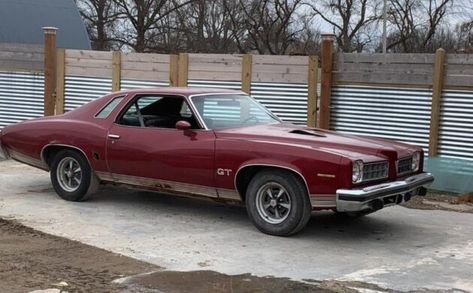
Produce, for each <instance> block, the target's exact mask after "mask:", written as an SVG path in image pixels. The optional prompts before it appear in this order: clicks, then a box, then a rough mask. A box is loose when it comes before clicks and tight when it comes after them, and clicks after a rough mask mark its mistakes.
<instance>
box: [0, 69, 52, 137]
mask: <svg viewBox="0 0 473 293" xmlns="http://www.w3.org/2000/svg"><path fill="white" fill-rule="evenodd" d="M43 88H44V76H43V74H42V73H31V72H5V71H0V128H3V127H4V126H6V125H9V124H12V123H16V122H19V121H23V120H26V119H31V118H36V117H41V116H43V105H44V99H43V96H44V89H43Z"/></svg>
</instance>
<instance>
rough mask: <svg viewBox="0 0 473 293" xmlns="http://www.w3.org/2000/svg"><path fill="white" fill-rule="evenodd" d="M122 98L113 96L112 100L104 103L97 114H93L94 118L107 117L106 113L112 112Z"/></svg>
mask: <svg viewBox="0 0 473 293" xmlns="http://www.w3.org/2000/svg"><path fill="white" fill-rule="evenodd" d="M122 100H123V97H116V98H114V99H113V100H111V101H110V102H108V104H107V105H105V107H103V108H102V110H100V111H99V112H98V113H97V115H95V118H102V119H103V118H107V117H108V115H110V113H112V111H113V110H114V109H115V108H116V107H117V105H118V104H120V102H121V101H122Z"/></svg>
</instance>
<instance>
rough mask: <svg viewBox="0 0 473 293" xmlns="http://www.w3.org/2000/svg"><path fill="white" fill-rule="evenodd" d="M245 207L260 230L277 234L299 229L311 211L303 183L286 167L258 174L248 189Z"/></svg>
mask: <svg viewBox="0 0 473 293" xmlns="http://www.w3.org/2000/svg"><path fill="white" fill-rule="evenodd" d="M246 207H247V210H248V215H249V217H250V219H251V221H252V222H253V224H254V225H255V226H256V227H257V228H258V229H259V230H260V231H261V232H263V233H266V234H270V235H276V236H289V235H291V234H295V233H297V232H299V231H300V230H301V229H302V228H304V227H305V225H306V224H307V222H308V221H309V219H310V215H311V211H312V208H311V205H310V201H309V198H308V195H307V190H306V188H305V186H304V184H303V183H302V182H301V180H299V178H297V177H296V176H295V175H294V174H292V173H291V172H288V171H284V170H265V171H262V172H260V173H258V174H256V175H255V177H254V178H253V179H252V180H251V182H250V184H249V186H248V189H247V193H246Z"/></svg>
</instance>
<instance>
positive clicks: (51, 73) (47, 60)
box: [43, 27, 57, 116]
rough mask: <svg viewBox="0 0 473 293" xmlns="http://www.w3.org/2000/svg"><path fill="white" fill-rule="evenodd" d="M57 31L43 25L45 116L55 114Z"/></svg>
mask: <svg viewBox="0 0 473 293" xmlns="http://www.w3.org/2000/svg"><path fill="white" fill-rule="evenodd" d="M56 31H57V28H55V27H43V33H44V116H52V115H54V102H55V98H54V90H55V87H56Z"/></svg>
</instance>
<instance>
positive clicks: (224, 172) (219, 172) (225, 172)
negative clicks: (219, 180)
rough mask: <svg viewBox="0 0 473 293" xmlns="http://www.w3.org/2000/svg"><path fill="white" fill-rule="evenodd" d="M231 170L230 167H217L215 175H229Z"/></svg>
mask: <svg viewBox="0 0 473 293" xmlns="http://www.w3.org/2000/svg"><path fill="white" fill-rule="evenodd" d="M231 172H232V169H223V168H218V169H217V175H220V176H230V173H231Z"/></svg>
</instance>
